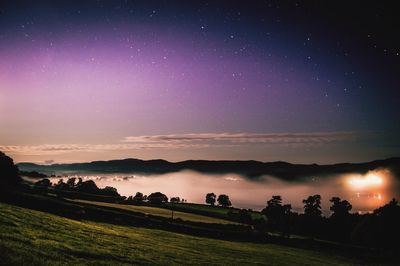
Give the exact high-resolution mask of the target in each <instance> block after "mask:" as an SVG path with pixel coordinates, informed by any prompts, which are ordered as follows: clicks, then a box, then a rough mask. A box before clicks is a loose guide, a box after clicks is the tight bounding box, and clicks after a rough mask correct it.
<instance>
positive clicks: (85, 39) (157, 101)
mask: <svg viewBox="0 0 400 266" xmlns="http://www.w3.org/2000/svg"><path fill="white" fill-rule="evenodd" d="M348 2H349V1H26V2H23V1H0V150H3V151H5V152H6V153H7V154H9V155H11V156H12V157H13V158H14V159H15V160H16V161H33V162H45V161H47V162H52V161H55V162H72V161H91V160H98V159H103V160H106V159H115V158H127V157H134V158H141V159H153V158H162V159H167V160H171V161H178V160H186V159H213V160H214V159H240V160H247V159H255V160H261V161H275V160H284V161H289V162H301V163H313V162H317V163H332V162H345V161H350V162H359V161H368V160H374V159H382V158H387V157H392V156H400V140H399V138H398V136H400V116H399V114H400V112H399V106H400V90H399V89H400V88H399V84H400V38H399V30H398V27H397V25H400V17H399V16H398V12H397V10H398V8H397V6H395V4H394V2H395V1H393V3H392V2H389V1H380V2H378V1H351V3H348Z"/></svg>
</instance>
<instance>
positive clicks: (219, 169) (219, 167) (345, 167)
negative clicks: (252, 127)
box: [17, 157, 400, 181]
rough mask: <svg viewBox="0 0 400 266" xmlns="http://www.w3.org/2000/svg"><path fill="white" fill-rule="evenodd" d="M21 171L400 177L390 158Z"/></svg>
mask: <svg viewBox="0 0 400 266" xmlns="http://www.w3.org/2000/svg"><path fill="white" fill-rule="evenodd" d="M17 166H18V168H19V169H20V170H21V171H37V172H42V173H45V174H52V173H63V172H81V173H82V172H90V173H143V174H164V173H172V172H178V171H182V170H193V171H197V172H201V173H214V174H227V173H237V174H242V175H245V176H247V177H249V178H251V179H257V178H259V177H261V176H263V175H271V176H275V177H278V178H281V179H284V180H288V181H291V180H297V179H300V178H302V177H311V176H316V175H328V174H340V173H349V172H355V173H365V172H367V171H369V170H374V169H377V168H388V169H390V170H391V171H392V172H393V173H394V174H395V175H396V177H397V178H399V177H400V158H399V157H396V158H389V159H384V160H376V161H371V162H365V163H338V164H330V165H318V164H291V163H288V162H281V161H278V162H260V161H253V160H250V161H208V160H188V161H181V162H175V163H174V162H169V161H165V160H161V159H159V160H140V159H122V160H110V161H93V162H89V163H71V164H52V165H40V164H34V163H19V164H17Z"/></svg>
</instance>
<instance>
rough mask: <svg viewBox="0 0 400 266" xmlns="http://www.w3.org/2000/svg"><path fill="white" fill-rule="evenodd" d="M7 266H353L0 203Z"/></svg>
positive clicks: (326, 256)
mask: <svg viewBox="0 0 400 266" xmlns="http://www.w3.org/2000/svg"><path fill="white" fill-rule="evenodd" d="M0 254H2V261H1V263H2V264H4V265H25V264H29V265H55V264H57V265H60V264H62V265H64V264H66V265H76V264H86V265H111V264H113V265H114V264H118V265H132V264H135V265H175V264H176V265H178V264H179V265H198V264H203V265H229V264H230V265H241V264H246V265H256V264H258V265H260V264H263V265H265V264H269V265H350V264H352V262H353V261H352V260H350V259H348V258H345V257H340V256H337V255H334V254H333V253H326V252H317V251H312V250H303V249H299V248H291V247H286V246H280V245H275V244H257V243H247V242H233V241H224V240H217V239H209V238H202V237H195V236H189V235H183V234H178V233H173V232H168V231H164V230H157V229H147V228H138V227H131V226H121V225H113V224H106V223H99V222H92V221H85V220H81V221H77V220H72V219H68V218H64V217H59V216H56V215H53V214H49V213H44V212H40V211H35V210H30V209H25V208H21V207H17V206H13V205H8V204H4V203H0Z"/></svg>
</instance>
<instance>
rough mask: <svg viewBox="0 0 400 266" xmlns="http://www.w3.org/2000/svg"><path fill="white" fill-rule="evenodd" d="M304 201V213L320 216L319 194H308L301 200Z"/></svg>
mask: <svg viewBox="0 0 400 266" xmlns="http://www.w3.org/2000/svg"><path fill="white" fill-rule="evenodd" d="M303 203H304V214H305V215H306V216H310V217H321V215H322V211H321V196H320V195H314V196H309V197H308V198H307V199H304V200H303Z"/></svg>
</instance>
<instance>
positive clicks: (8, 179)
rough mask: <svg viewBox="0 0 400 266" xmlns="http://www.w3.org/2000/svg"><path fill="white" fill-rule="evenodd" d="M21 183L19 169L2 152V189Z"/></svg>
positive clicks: (0, 153) (0, 154)
mask: <svg viewBox="0 0 400 266" xmlns="http://www.w3.org/2000/svg"><path fill="white" fill-rule="evenodd" d="M21 181H22V179H21V178H20V177H19V174H18V167H17V166H16V165H14V161H13V160H12V159H11V158H10V157H8V156H7V155H5V154H4V153H3V152H1V151H0V189H7V187H9V186H15V185H18V184H20V183H21Z"/></svg>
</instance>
